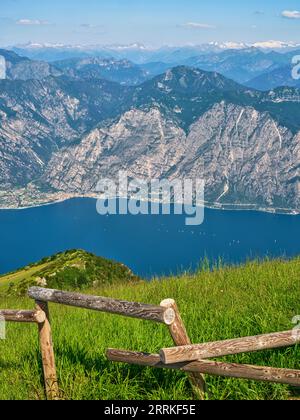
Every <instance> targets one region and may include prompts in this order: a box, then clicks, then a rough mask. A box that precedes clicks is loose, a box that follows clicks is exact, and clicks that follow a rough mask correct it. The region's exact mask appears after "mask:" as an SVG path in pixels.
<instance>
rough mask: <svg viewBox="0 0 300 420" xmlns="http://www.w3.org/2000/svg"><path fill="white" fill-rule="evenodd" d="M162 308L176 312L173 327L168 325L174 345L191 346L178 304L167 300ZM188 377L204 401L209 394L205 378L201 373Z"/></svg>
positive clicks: (196, 392) (162, 304) (163, 302)
mask: <svg viewBox="0 0 300 420" xmlns="http://www.w3.org/2000/svg"><path fill="white" fill-rule="evenodd" d="M160 306H162V307H163V308H171V309H173V310H174V312H175V321H174V322H173V323H172V324H171V325H168V328H169V331H170V334H171V336H172V338H173V341H174V343H175V344H176V345H177V346H185V345H189V344H191V340H190V338H189V336H188V334H187V331H186V328H185V325H184V323H183V320H182V318H181V316H180V313H179V310H178V307H177V304H176V302H175V301H174V300H173V299H166V300H163V301H162V302H161V304H160ZM188 375H189V378H190V382H191V385H192V388H193V390H194V392H195V394H196V395H197V396H198V398H199V399H201V400H203V399H204V398H205V394H206V392H207V390H206V383H205V378H204V376H203V375H202V374H201V373H189V374H188Z"/></svg>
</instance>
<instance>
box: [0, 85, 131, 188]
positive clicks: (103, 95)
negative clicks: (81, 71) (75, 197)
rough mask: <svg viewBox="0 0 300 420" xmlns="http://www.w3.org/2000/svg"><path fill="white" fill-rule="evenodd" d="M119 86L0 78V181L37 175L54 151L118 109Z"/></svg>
mask: <svg viewBox="0 0 300 420" xmlns="http://www.w3.org/2000/svg"><path fill="white" fill-rule="evenodd" d="M122 95H123V90H122V89H121V87H119V85H115V84H110V83H109V82H106V81H103V82H98V83H96V82H86V83H84V84H81V83H79V84H76V89H74V84H73V83H71V82H64V81H62V80H59V79H56V78H48V79H46V80H43V81H37V80H31V81H27V82H23V81H15V82H11V81H9V80H2V81H0V157H1V161H0V184H1V187H4V188H8V187H16V186H23V185H26V183H28V182H30V181H32V180H33V179H36V178H37V177H39V176H41V175H42V173H43V171H44V168H45V167H46V165H47V162H48V161H49V159H50V158H51V156H52V153H53V152H54V151H57V150H58V149H60V148H61V147H63V146H65V145H67V144H70V143H72V142H74V141H80V139H81V138H82V136H83V135H84V133H85V132H87V131H89V130H91V128H92V127H93V126H95V124H96V123H98V122H99V121H102V120H103V119H106V118H108V117H110V116H114V115H116V114H118V113H119V109H120V105H119V104H120V102H121V103H122V98H123V96H122Z"/></svg>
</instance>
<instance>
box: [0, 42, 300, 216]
mask: <svg viewBox="0 0 300 420" xmlns="http://www.w3.org/2000/svg"><path fill="white" fill-rule="evenodd" d="M231 53H232V51H230V52H228V53H226V54H227V55H229V56H231ZM255 53H256V50H255ZM4 54H6V55H4ZM221 54H223V53H221ZM226 54H224V56H222V57H223V58H224V57H225V56H226ZM244 54H248V53H247V52H246V51H244ZM244 54H243V57H244ZM0 55H4V56H5V57H6V59H7V61H8V62H9V66H8V67H9V68H8V79H7V80H1V81H0V121H1V124H0V157H1V159H0V184H1V187H0V204H1V206H2V207H22V206H27V205H35V204H40V203H46V202H51V201H53V200H57V199H63V198H66V197H72V196H89V195H90V196H93V195H95V188H96V185H97V182H98V181H99V179H100V178H102V177H109V178H114V177H116V176H117V174H118V171H119V170H120V169H122V170H127V171H128V173H129V175H130V176H132V177H137V178H144V179H149V178H157V177H158V178H169V179H174V178H176V177H181V178H182V177H191V176H192V177H199V176H200V175H201V176H203V166H202V165H203V164H204V171H205V172H204V178H205V182H206V201H207V203H208V205H211V206H217V207H225V208H227V207H229V208H251V209H252V208H256V209H268V210H272V211H275V210H278V211H283V212H289V213H292V212H295V213H298V212H299V208H300V206H299V204H300V174H299V168H300V107H299V103H300V90H299V89H297V88H292V87H290V88H289V87H282V88H277V89H272V90H270V91H266V92H261V91H258V90H255V89H252V88H249V87H247V86H244V85H242V84H239V83H237V82H235V81H233V80H230V79H229V78H226V77H224V76H222V75H221V74H219V73H217V72H207V71H204V70H200V69H198V68H191V67H188V66H177V67H174V68H170V69H168V70H166V71H164V73H162V74H159V75H157V76H155V73H156V72H158V71H159V65H158V64H155V63H153V64H151V65H152V66H153V67H152V72H151V71H150V70H149V68H148V70H147V69H145V68H143V69H142V68H141V66H138V65H135V64H133V63H130V62H128V61H126V60H125V61H124V60H116V59H105V60H100V59H99V58H95V57H89V58H87V59H82V58H75V59H73V60H66V61H63V62H62V61H59V62H55V63H44V62H42V63H41V62H40V61H34V60H29V59H27V58H22V57H19V56H18V55H16V54H15V53H11V52H4V51H2V52H0ZM236 56H237V57H238V59H240V58H241V57H240V55H239V54H238V55H236ZM224 59H225V58H224ZM243 59H244V58H243ZM276 59H277V53H274V54H272V55H271V58H270V61H272V60H273V61H276ZM225 60H226V59H225ZM19 66H21V67H20V68H22V66H23V71H22V72H21V75H20V78H18V71H19V70H18V68H19ZM37 66H41V69H42V71H41V73H39V72H37V73H38V74H37V73H36V69H37ZM165 66H167V64H165ZM153 69H155V71H154V70H153ZM164 70H165V69H164ZM25 75H26V77H25ZM21 76H23V77H21ZM27 76H28V77H27Z"/></svg>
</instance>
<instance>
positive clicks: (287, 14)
mask: <svg viewBox="0 0 300 420" xmlns="http://www.w3.org/2000/svg"><path fill="white" fill-rule="evenodd" d="M281 16H282V17H284V18H287V19H300V12H299V11H298V10H284V11H283V12H282V13H281Z"/></svg>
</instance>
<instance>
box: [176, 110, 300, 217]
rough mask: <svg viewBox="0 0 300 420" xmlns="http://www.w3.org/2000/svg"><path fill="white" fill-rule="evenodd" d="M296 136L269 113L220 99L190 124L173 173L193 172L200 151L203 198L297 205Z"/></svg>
mask: <svg viewBox="0 0 300 420" xmlns="http://www.w3.org/2000/svg"><path fill="white" fill-rule="evenodd" d="M299 139H300V133H298V134H297V135H293V134H292V133H291V132H290V131H289V130H288V129H287V128H285V127H282V126H280V125H278V123H277V122H276V121H274V120H273V119H272V118H271V117H270V116H269V114H267V113H260V112H258V111H256V110H255V109H254V108H252V107H241V106H236V105H232V104H226V103H225V102H222V103H219V104H217V105H215V106H214V107H213V108H212V109H211V110H210V111H208V112H207V113H205V115H203V116H202V117H201V118H200V119H199V120H198V121H197V122H196V123H195V124H194V125H193V126H192V127H191V130H190V133H189V136H188V142H187V143H188V147H187V150H186V156H185V159H184V160H183V161H182V163H181V166H180V167H179V168H178V169H177V170H176V175H177V176H188V175H189V176H192V177H197V175H198V171H197V166H196V165H195V157H197V156H199V159H201V160H203V167H204V179H205V184H206V200H207V201H209V202H211V203H221V204H235V205H236V204H241V205H245V204H254V205H258V206H262V207H269V208H272V207H273V208H282V209H284V208H292V209H299V208H300V189H299V187H300V178H299V175H300V172H299V162H300V142H299Z"/></svg>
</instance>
